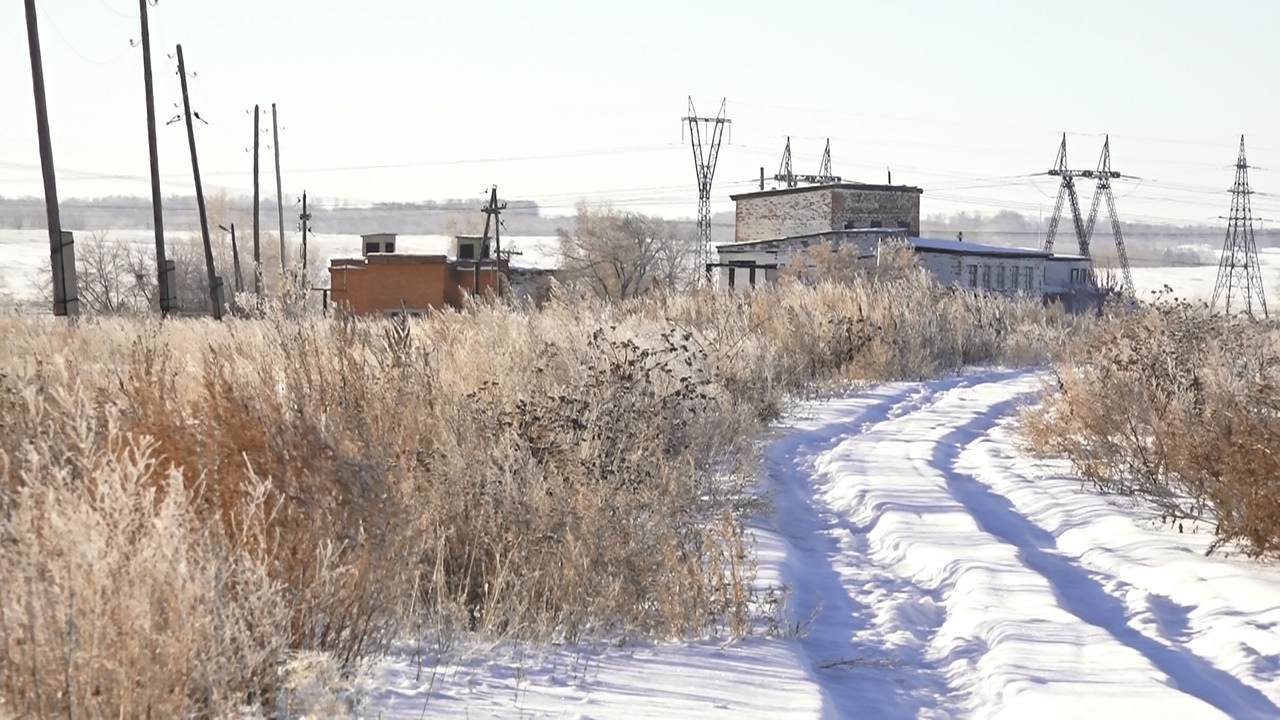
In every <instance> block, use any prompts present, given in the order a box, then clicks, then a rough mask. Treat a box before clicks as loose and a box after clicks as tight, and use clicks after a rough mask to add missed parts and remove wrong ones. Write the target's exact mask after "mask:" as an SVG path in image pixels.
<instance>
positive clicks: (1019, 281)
mask: <svg viewBox="0 0 1280 720" xmlns="http://www.w3.org/2000/svg"><path fill="white" fill-rule="evenodd" d="M979 269H981V271H982V284H981V285H979V284H978V271H979ZM1034 273H1035V268H1034V267H1032V266H1030V265H1027V266H1018V265H1013V266H1008V267H1006V266H1004V265H997V266H995V267H992V266H990V265H983V266H982V267H981V268H979V267H978V266H977V265H970V266H969V287H971V288H978V287H981V288H983V289H984V290H1017V289H1019V287H1021V289H1022V290H1025V291H1027V292H1031V289H1032V286H1033V283H1032V277H1033V274H1034ZM993 277H994V282H993Z"/></svg>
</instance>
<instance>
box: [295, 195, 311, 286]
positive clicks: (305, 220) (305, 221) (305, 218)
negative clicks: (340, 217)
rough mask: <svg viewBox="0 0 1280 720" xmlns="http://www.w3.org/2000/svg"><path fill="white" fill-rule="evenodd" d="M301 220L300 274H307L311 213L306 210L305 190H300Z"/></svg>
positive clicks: (299, 217)
mask: <svg viewBox="0 0 1280 720" xmlns="http://www.w3.org/2000/svg"><path fill="white" fill-rule="evenodd" d="M298 220H300V221H301V222H302V274H303V276H304V277H305V276H306V274H307V230H308V229H309V227H308V226H309V224H310V222H311V213H309V212H307V191H306V190H303V191H302V214H301V215H299V216H298Z"/></svg>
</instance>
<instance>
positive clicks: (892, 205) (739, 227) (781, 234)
mask: <svg viewBox="0 0 1280 720" xmlns="http://www.w3.org/2000/svg"><path fill="white" fill-rule="evenodd" d="M923 192H924V191H923V190H921V189H920V188H918V187H912V186H909V185H862V184H858V183H832V184H827V185H812V186H802V187H789V188H781V189H778V190H761V191H759V192H751V193H743V194H740V195H732V196H730V198H729V199H731V200H733V201H734V204H735V212H734V216H735V217H734V236H733V239H734V242H739V243H741V242H754V241H758V240H774V239H777V238H787V237H800V236H806V235H812V234H814V233H823V232H830V231H832V230H863V229H868V230H872V229H881V228H883V229H890V230H902V231H904V232H905V234H906V235H907V236H908V237H919V236H920V196H921V194H923Z"/></svg>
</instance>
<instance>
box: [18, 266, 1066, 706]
mask: <svg viewBox="0 0 1280 720" xmlns="http://www.w3.org/2000/svg"><path fill="white" fill-rule="evenodd" d="M272 302H273V305H272V307H271V308H269V309H268V310H267V311H266V312H264V313H263V316H262V317H260V318H257V319H236V320H229V321H227V322H225V323H215V322H212V321H207V320H171V321H167V322H165V323H163V324H161V323H160V322H158V321H154V320H139V319H127V318H103V319H87V320H82V321H79V322H76V323H67V322H65V321H62V320H60V319H56V318H30V317H16V316H13V317H7V316H0V334H3V335H4V336H5V338H6V342H5V343H4V344H3V345H2V346H0V378H3V381H2V382H3V388H4V390H5V394H4V395H3V405H0V431H2V432H0V451H2V452H3V453H4V455H3V458H4V462H3V464H2V465H0V480H2V482H0V541H2V542H4V543H6V553H5V554H4V557H3V558H0V619H2V620H3V624H0V678H3V682H4V683H5V684H4V685H3V686H2V688H3V700H4V703H5V704H4V705H3V706H0V713H2V712H8V711H10V710H11V709H12V712H15V713H17V714H29V713H30V714H39V713H43V712H48V713H50V714H52V713H54V712H56V713H59V714H61V713H63V712H67V713H69V714H89V715H107V714H111V715H119V714H124V715H137V714H145V712H146V710H147V709H148V708H150V709H151V712H153V713H156V714H160V715H165V716H169V715H189V714H212V715H218V714H225V713H226V712H229V708H233V707H234V706H236V705H237V704H238V703H259V704H262V703H266V704H268V705H270V704H271V703H273V702H274V703H278V702H280V700H279V699H278V698H279V697H280V693H281V692H284V693H285V694H286V695H287V694H288V692H291V690H290V688H292V687H293V685H296V684H297V683H295V682H294V681H293V680H290V679H289V673H290V672H292V671H291V670H289V668H290V667H294V666H296V665H298V661H297V660H296V659H297V658H300V657H301V658H306V657H315V655H314V653H321V654H322V655H323V656H324V657H328V658H332V659H333V661H334V662H336V663H337V666H338V667H343V668H350V667H352V666H354V664H356V662H357V661H359V660H360V659H362V658H366V657H369V656H371V655H375V654H376V653H378V652H379V651H381V650H382V649H383V648H384V647H385V646H386V644H387V642H388V641H389V640H390V639H392V638H394V637H397V636H398V635H401V634H403V633H404V632H406V631H408V630H413V631H415V632H422V633H425V634H430V635H434V636H435V637H436V638H438V639H439V640H440V641H441V642H446V643H447V642H449V641H450V639H452V638H456V637H460V636H461V635H464V634H468V633H474V634H481V635H484V636H506V637H515V638H528V639H547V638H556V637H558V638H565V639H569V640H573V639H576V638H582V637H584V636H586V637H610V638H613V637H618V636H619V635H626V634H633V633H643V634H647V635H654V636H688V635H701V634H707V633H716V634H729V635H739V634H742V633H745V632H747V631H748V630H749V629H750V627H751V625H752V622H753V616H752V612H753V610H752V608H753V607H756V606H758V603H756V602H755V599H754V598H752V596H751V591H750V588H751V587H752V577H753V567H754V560H753V558H752V557H751V553H750V552H749V548H748V544H747V539H746V536H745V534H744V531H743V527H744V520H745V518H746V517H747V516H748V515H749V514H750V513H752V512H754V511H756V510H757V509H758V508H759V500H758V499H757V497H756V496H755V494H754V478H753V476H752V474H751V473H750V472H749V468H750V467H751V460H752V453H753V451H754V448H755V447H756V440H757V439H758V437H759V435H758V431H759V430H760V429H761V427H762V424H761V422H760V420H762V419H768V418H770V417H774V416H776V415H777V414H778V413H779V412H780V411H781V409H782V407H783V406H784V404H785V403H786V402H787V400H788V398H791V397H794V396H795V395H796V394H798V393H801V392H804V391H806V390H807V389H808V388H811V387H813V386H814V384H815V382H825V381H841V380H871V379H885V378H909V377H925V376H929V375H933V374H936V373H939V372H945V371H948V370H951V369H956V368H959V367H961V366H963V365H966V364H972V363H998V362H1016V363H1022V362H1028V361H1037V360H1040V359H1043V357H1045V354H1046V353H1047V351H1048V348H1049V347H1051V346H1052V345H1054V344H1055V343H1057V342H1060V340H1061V337H1062V336H1063V335H1064V333H1066V332H1068V331H1069V329H1070V328H1069V325H1070V323H1069V322H1068V321H1066V320H1064V319H1063V318H1061V317H1059V316H1053V315H1048V314H1046V312H1045V311H1044V310H1043V309H1042V308H1040V307H1039V306H1037V305H1022V304H1017V303H1015V302H1013V301H1010V300H1005V299H999V298H982V297H977V296H973V295H970V294H967V293H963V292H953V291H950V290H946V289H943V288H940V287H939V286H937V285H936V284H935V283H933V282H931V281H930V280H929V279H928V276H927V275H926V274H925V273H924V272H923V271H920V270H919V269H918V268H911V267H909V266H905V267H903V268H899V269H898V270H895V271H894V272H893V273H881V274H879V275H877V274H875V273H872V274H864V275H861V276H857V277H854V278H851V279H849V281H848V282H846V283H843V284H833V283H830V282H818V283H817V284H815V285H813V286H805V285H800V284H794V285H790V286H786V287H780V288H774V289H765V290H761V291H759V292H755V293H749V294H742V295H728V296H727V295H717V294H713V293H701V294H697V295H692V296H676V295H666V294H650V295H648V296H645V297H643V298H639V299H634V300H631V301H627V302H620V303H609V302H606V301H603V300H599V299H596V298H594V297H590V296H585V297H572V296H570V295H569V294H568V293H566V292H564V291H563V290H562V289H557V290H555V291H554V292H553V293H552V298H551V300H550V301H549V302H548V303H547V304H546V305H545V307H543V308H541V309H539V310H534V309H532V308H529V307H510V306H506V305H503V304H500V303H496V302H485V303H477V304H472V305H470V306H468V307H467V308H466V309H465V310H463V311H460V312H459V311H448V312H443V313H436V314H433V315H432V316H430V317H428V318H425V319H422V320H413V321H408V320H397V321H391V320H358V319H354V318H349V317H338V318H333V319H327V318H317V317H314V316H309V315H306V314H305V313H302V312H301V306H300V305H297V304H290V301H289V300H288V298H287V297H286V298H284V299H278V300H273V301H272ZM68 518H75V519H74V520H69V519H68ZM10 548H12V549H13V551H12V552H10V551H9V549H10ZM106 618H110V619H111V621H110V623H107V622H106V621H105V619H106ZM177 618H181V619H182V621H181V622H178V621H176V619H177ZM104 628H106V629H104ZM108 630H109V631H108ZM85 633H92V635H91V636H86V635H85ZM213 649H216V650H213ZM192 653H200V654H199V656H196V655H193V654H192ZM215 655H216V656H215ZM156 658H159V659H160V661H159V662H156V661H155V660H156ZM291 659H292V660H291ZM144 661H145V662H144ZM148 663H149V664H148ZM144 665H145V667H144ZM197 667H198V669H199V672H196V671H195V668H197ZM113 673H114V674H113ZM73 676H74V677H73ZM124 677H129V678H133V679H132V681H131V682H128V683H126V682H122V681H121V678H124ZM68 683H70V685H68ZM282 683H284V684H283V686H282ZM291 683H292V684H291ZM64 685H68V687H65V688H64V687H63V686H64ZM108 687H109V690H108V689H107V688H108Z"/></svg>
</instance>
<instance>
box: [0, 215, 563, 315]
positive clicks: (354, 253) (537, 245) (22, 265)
mask: <svg viewBox="0 0 1280 720" xmlns="http://www.w3.org/2000/svg"><path fill="white" fill-rule="evenodd" d="M89 236H90V233H89V232H81V231H75V237H76V239H77V240H87V239H88V238H89ZM197 236H198V233H197ZM107 237H108V239H118V240H121V241H124V242H126V243H129V244H130V245H137V246H139V247H143V248H147V249H150V248H153V247H155V234H154V233H152V232H151V231H150V230H112V231H110V232H108V233H107ZM190 237H192V235H191V233H188V232H166V233H165V239H166V241H167V242H171V243H172V242H178V241H184V240H186V239H187V238H190ZM225 237H226V235H225V233H222V232H221V231H218V232H216V233H215V234H214V239H215V240H218V239H222V238H225ZM288 240H289V241H290V242H292V243H300V242H301V235H298V234H294V235H291V236H289V238H288ZM236 242H237V244H238V245H239V247H240V252H241V253H242V254H241V257H242V258H247V257H249V256H250V254H251V253H252V250H251V248H252V247H253V239H252V236H250V235H247V234H245V232H244V229H243V228H237V233H236ZM396 245H397V247H396V250H397V252H401V253H418V254H426V255H452V254H453V249H452V245H453V238H452V237H449V236H445V235H400V236H398V237H397V238H396ZM502 249H503V250H504V251H506V250H514V251H516V252H518V253H520V254H519V255H515V256H513V257H512V259H511V263H512V264H513V265H515V266H518V267H529V268H554V267H557V266H558V265H559V253H560V246H559V240H558V239H557V238H555V237H554V236H552V237H546V236H511V237H505V236H504V237H503V238H502ZM307 253H308V256H309V257H308V260H309V262H310V263H311V264H314V265H316V266H318V267H323V266H327V265H328V263H329V260H330V258H344V257H360V236H359V235H327V234H321V235H313V236H309V237H308V238H307ZM48 273H49V235H48V234H47V233H46V232H45V231H44V230H0V293H5V292H8V293H9V294H11V295H14V296H15V297H19V298H25V297H30V296H31V295H32V294H33V288H34V287H37V286H38V285H37V283H39V282H40V281H43V280H44V279H45V276H46V275H47V274H48Z"/></svg>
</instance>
